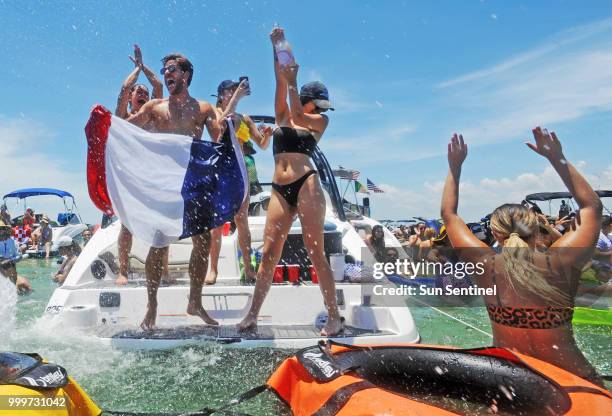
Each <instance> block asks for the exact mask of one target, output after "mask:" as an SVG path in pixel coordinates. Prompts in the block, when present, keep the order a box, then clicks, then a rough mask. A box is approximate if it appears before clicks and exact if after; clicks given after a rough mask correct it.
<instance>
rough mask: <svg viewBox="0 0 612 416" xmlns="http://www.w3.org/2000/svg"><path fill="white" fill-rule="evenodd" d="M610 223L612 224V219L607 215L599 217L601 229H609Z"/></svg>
mask: <svg viewBox="0 0 612 416" xmlns="http://www.w3.org/2000/svg"><path fill="white" fill-rule="evenodd" d="M610 223H612V219H611V218H610V216H609V215H604V216H602V217H601V228H606V227H609V226H610Z"/></svg>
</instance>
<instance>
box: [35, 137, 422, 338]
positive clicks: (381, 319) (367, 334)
mask: <svg viewBox="0 0 612 416" xmlns="http://www.w3.org/2000/svg"><path fill="white" fill-rule="evenodd" d="M313 162H314V163H315V165H316V168H317V170H318V172H319V177H320V179H321V182H322V184H323V188H324V190H325V194H326V202H327V213H326V218H325V252H326V254H327V255H328V257H329V259H330V264H331V266H332V269H333V270H334V277H335V279H336V280H337V282H336V293H337V298H338V304H339V308H340V312H341V314H342V316H343V317H344V318H345V323H346V327H345V331H344V333H343V334H342V335H340V336H339V337H338V338H337V339H339V340H341V341H342V342H344V343H351V344H370V345H374V344H388V343H414V342H418V341H419V333H418V331H417V329H416V327H415V324H414V321H413V319H412V315H411V313H410V310H409V309H408V308H407V307H405V306H404V307H397V306H394V305H390V304H386V302H385V300H384V299H379V298H374V297H372V296H370V294H369V293H370V292H369V291H368V290H366V289H364V288H363V287H362V285H361V284H360V283H357V282H355V279H348V277H347V276H346V275H345V271H346V270H348V269H351V270H352V271H353V277H354V273H355V270H358V271H359V270H362V274H366V273H367V272H366V270H371V268H368V265H372V264H373V262H374V258H373V255H372V253H371V252H370V251H369V249H368V248H367V246H366V245H365V243H364V240H363V235H360V233H359V231H358V230H364V229H366V228H371V226H373V225H375V224H377V222H376V221H374V220H372V219H369V218H366V217H362V216H359V215H356V214H353V215H352V218H353V219H352V220H349V219H347V216H346V215H345V212H344V209H343V207H342V202H341V198H340V195H339V193H338V188H337V185H336V182H335V180H334V177H333V173H332V170H331V168H330V167H329V164H328V162H327V160H326V158H325V156H324V155H323V153H322V152H321V151H320V150H319V149H317V150H316V151H315V153H314V155H313ZM262 185H263V186H266V185H268V184H262ZM269 198H270V193H269V192H262V193H260V194H258V195H255V196H253V197H251V204H250V213H249V228H250V230H251V236H252V249H253V250H254V252H256V253H257V252H258V251H260V250H261V248H262V246H263V230H264V225H265V220H266V217H265V215H266V208H267V205H268V204H267V202H268V200H269ZM351 221H355V225H356V227H355V226H354V225H353V224H352V223H351ZM120 228H121V224H120V223H119V221H115V222H113V223H111V224H109V225H107V226H106V227H103V228H101V229H100V230H99V231H97V232H96V233H95V234H94V236H93V238H92V239H91V240H90V242H89V243H88V244H87V246H86V247H85V248H84V250H83V252H82V254H81V255H80V256H79V258H78V260H77V262H76V264H75V265H74V267H73V269H72V270H71V272H70V274H69V276H68V278H67V279H66V281H65V282H64V284H63V286H61V287H59V288H58V289H56V290H55V292H54V294H53V295H52V297H51V299H50V300H49V303H48V306H47V308H46V311H45V317H46V319H48V321H49V323H50V324H51V325H54V324H55V325H60V326H62V327H68V328H78V329H80V330H82V331H86V332H88V333H91V334H92V335H94V336H97V337H99V338H101V339H102V340H103V341H104V342H107V343H108V344H110V345H111V346H113V347H117V348H127V349H165V348H174V347H178V346H184V345H191V344H198V343H203V342H211V341H213V342H220V343H224V344H229V345H231V346H235V347H257V346H262V347H263V346H265V347H275V348H301V347H306V346H309V345H312V344H313V343H316V342H317V341H318V340H319V339H320V338H321V336H320V330H321V328H322V326H323V325H324V324H325V321H326V318H327V315H326V309H325V306H324V304H323V298H322V296H321V291H320V288H319V287H318V284H317V283H316V279H315V282H313V281H312V279H311V274H310V273H309V260H308V256H307V254H306V251H305V249H304V244H303V240H302V232H301V227H300V224H299V221H296V222H295V223H294V224H293V226H292V227H291V231H290V233H289V236H288V239H287V242H286V244H285V247H284V249H283V255H282V259H281V262H280V265H279V266H277V270H279V269H278V268H280V270H279V271H280V273H279V277H280V276H281V275H282V273H283V271H284V273H285V275H289V277H288V278H287V277H286V278H285V279H284V280H291V281H284V280H283V281H282V282H280V281H279V282H277V283H274V284H273V285H272V288H271V290H270V293H269V294H268V297H267V298H266V301H265V303H264V305H263V308H262V310H261V313H260V316H259V322H258V328H257V331H256V332H253V333H246V334H245V333H238V332H237V331H236V328H235V326H236V324H237V323H238V322H240V320H241V319H242V318H243V317H244V316H245V314H246V313H247V310H248V308H249V305H250V302H251V298H252V296H253V289H254V285H249V284H245V283H243V281H242V280H241V270H240V265H239V256H238V251H239V250H238V240H237V234H236V233H235V232H233V233H231V232H230V234H229V235H227V236H224V237H223V240H222V248H221V255H220V259H219V267H218V270H219V277H218V279H217V283H216V284H214V285H210V286H204V289H203V291H202V300H203V305H204V307H205V309H206V310H207V312H208V313H209V314H210V315H211V316H212V317H213V318H214V319H216V320H218V321H219V323H220V326H218V327H210V326H206V325H203V322H202V321H201V319H199V318H196V317H193V316H189V315H187V314H186V309H187V297H188V293H189V276H188V264H189V257H190V254H191V248H192V247H191V239H185V240H182V241H179V242H177V243H174V244H172V245H171V246H170V254H169V269H170V275H171V278H173V280H175V283H172V284H163V283H162V285H161V287H160V288H159V291H158V317H157V328H156V329H155V330H153V331H147V332H145V331H143V330H141V329H140V328H139V324H140V322H141V321H142V319H143V317H144V313H145V310H146V303H147V288H146V279H145V273H144V264H145V259H146V256H147V253H148V250H149V247H147V246H145V245H144V244H143V243H141V242H139V241H137V240H134V243H133V246H132V250H131V255H130V274H129V284H127V285H126V286H116V285H115V279H116V278H117V273H118V255H117V237H118V234H119V230H120ZM385 237H386V238H385V239H386V243H387V245H388V246H393V247H395V248H396V249H397V250H396V251H397V252H399V256H400V257H404V256H405V252H404V251H403V250H402V249H401V245H400V243H399V242H398V241H397V240H396V239H395V237H394V236H393V235H392V234H391V233H390V232H388V230H385ZM347 262H349V263H353V264H352V265H350V266H348V267H347V266H346V264H347ZM284 265H286V266H284ZM290 269H291V270H293V271H294V272H295V273H292V272H291V271H290ZM368 277H371V273H370V276H368ZM277 280H280V279H277Z"/></svg>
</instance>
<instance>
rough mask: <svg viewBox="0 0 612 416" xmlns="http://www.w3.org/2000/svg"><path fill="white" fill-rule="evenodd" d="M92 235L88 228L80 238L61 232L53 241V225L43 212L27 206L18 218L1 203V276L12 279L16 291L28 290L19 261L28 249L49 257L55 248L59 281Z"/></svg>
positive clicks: (23, 291) (28, 284)
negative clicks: (39, 212)
mask: <svg viewBox="0 0 612 416" xmlns="http://www.w3.org/2000/svg"><path fill="white" fill-rule="evenodd" d="M55 225H57V224H55ZM92 234H93V233H92V230H91V228H90V227H87V228H86V229H85V230H84V231H82V232H81V234H80V236H79V238H76V239H73V238H71V237H69V236H66V235H64V236H61V237H59V238H58V239H57V241H55V242H54V241H53V228H52V224H51V221H50V220H49V218H48V217H47V216H46V215H44V214H41V215H37V214H35V212H34V210H33V209H32V208H26V210H25V211H24V214H23V216H22V217H21V218H17V219H13V218H11V214H10V212H9V210H8V208H7V206H6V205H4V204H3V205H2V206H1V207H0V276H4V277H6V278H8V279H9V280H11V281H12V282H13V283H14V284H15V286H16V289H17V291H18V293H19V294H27V293H30V292H31V291H32V285H31V284H30V282H29V281H28V279H27V278H26V277H24V276H23V275H21V274H19V273H18V263H19V261H20V260H22V259H24V258H27V257H28V255H29V254H28V252H29V251H31V252H33V253H36V254H40V256H41V257H42V258H44V259H46V260H50V259H51V257H52V251H53V250H56V251H57V254H59V256H60V261H59V269H58V271H57V273H55V274H54V276H53V281H55V282H57V283H59V284H62V283H63V282H64V280H65V279H66V277H67V276H68V273H69V272H70V270H71V268H72V266H73V265H74V263H75V262H76V259H77V257H78V255H79V254H80V253H81V248H82V247H84V246H85V245H86V244H87V242H88V241H89V240H90V239H91V237H92Z"/></svg>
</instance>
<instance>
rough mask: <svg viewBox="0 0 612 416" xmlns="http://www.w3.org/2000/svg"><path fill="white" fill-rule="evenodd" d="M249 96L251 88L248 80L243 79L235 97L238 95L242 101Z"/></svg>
mask: <svg viewBox="0 0 612 416" xmlns="http://www.w3.org/2000/svg"><path fill="white" fill-rule="evenodd" d="M249 94H251V86H250V85H249V81H248V80H246V79H243V80H242V81H240V84H238V87H237V88H236V92H234V95H236V96H237V97H238V99H240V98H243V97H244V96H246V95H249Z"/></svg>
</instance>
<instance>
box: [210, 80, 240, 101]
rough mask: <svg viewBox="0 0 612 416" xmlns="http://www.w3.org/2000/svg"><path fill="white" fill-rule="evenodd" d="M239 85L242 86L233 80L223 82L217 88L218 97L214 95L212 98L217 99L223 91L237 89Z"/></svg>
mask: <svg viewBox="0 0 612 416" xmlns="http://www.w3.org/2000/svg"><path fill="white" fill-rule="evenodd" d="M238 85H240V84H239V83H238V82H236V81H232V80H231V79H226V80H225V81H221V84H219V86H218V87H217V95H214V94H213V95H212V96H213V97H217V96H219V95H221V94H222V93H223V91H226V90H231V89H233V88H236V87H237V86H238Z"/></svg>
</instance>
